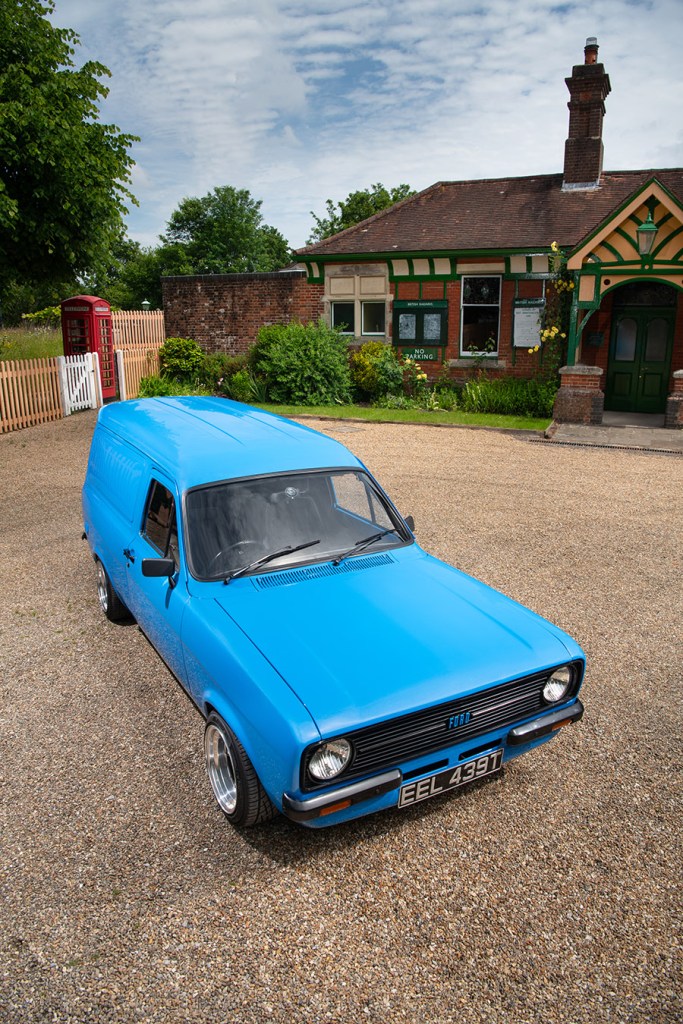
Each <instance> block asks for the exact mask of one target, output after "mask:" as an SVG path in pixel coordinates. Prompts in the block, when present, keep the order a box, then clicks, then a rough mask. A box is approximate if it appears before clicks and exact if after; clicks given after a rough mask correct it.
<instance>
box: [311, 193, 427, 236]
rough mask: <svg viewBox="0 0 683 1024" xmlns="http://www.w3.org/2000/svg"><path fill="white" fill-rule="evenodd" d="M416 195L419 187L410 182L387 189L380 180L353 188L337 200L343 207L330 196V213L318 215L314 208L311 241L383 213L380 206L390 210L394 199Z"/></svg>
mask: <svg viewBox="0 0 683 1024" xmlns="http://www.w3.org/2000/svg"><path fill="white" fill-rule="evenodd" d="M414 195H415V190H414V189H412V188H411V187H410V185H397V186H396V188H391V189H387V188H385V187H384V185H382V183H381V182H377V184H375V185H371V186H370V188H366V189H363V190H362V191H358V192H350V193H349V194H348V196H347V197H346V199H344V200H342V201H341V202H339V203H337V206H338V207H339V209H336V207H335V204H334V203H333V202H332V200H331V199H328V200H327V202H326V204H325V206H326V208H327V217H317V216H316V214H315V213H313V210H311V217H312V218H313V220H314V221H315V228H314V230H313V231H312V232H311V236H310V238H309V239H308V242H309V244H311V243H313V242H321V241H322V240H323V238H329V237H330V235H336V234H337V232H338V231H343V230H344V229H345V228H350V227H352V225H354V224H359V223H360V222H361V221H362V220H366V219H367V218H368V217H372V215H373V214H375V213H379V211H380V210H386V209H387V207H389V206H393V205H394V203H398V202H400V201H401V200H402V199H408V198H409V197H410V196H414Z"/></svg>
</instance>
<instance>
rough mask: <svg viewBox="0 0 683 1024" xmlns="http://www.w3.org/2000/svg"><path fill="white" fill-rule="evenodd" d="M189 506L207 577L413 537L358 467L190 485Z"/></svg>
mask: <svg viewBox="0 0 683 1024" xmlns="http://www.w3.org/2000/svg"><path fill="white" fill-rule="evenodd" d="M185 509H186V514H187V542H188V548H189V563H190V570H191V572H192V574H193V576H195V577H196V578H197V579H200V580H215V579H224V578H226V577H227V576H229V575H230V574H231V573H233V572H239V573H240V575H242V570H244V574H245V575H246V573H247V572H259V571H261V572H270V571H272V570H273V569H285V568H292V567H293V566H297V565H308V564H311V563H316V562H318V563H319V562H329V561H333V560H334V559H335V558H339V557H340V556H341V557H342V558H350V557H352V556H353V555H356V554H361V553H362V552H365V551H368V552H373V553H374V552H376V551H386V550H388V549H390V548H395V547H397V546H399V545H402V544H407V543H410V541H411V537H410V535H409V534H407V533H406V530H405V528H404V526H403V524H402V523H401V521H400V520H399V519H398V518H397V515H396V512H395V511H394V510H393V509H392V508H391V506H390V504H389V502H388V499H387V498H386V496H385V495H384V494H383V493H382V492H381V491H380V490H379V489H378V488H377V487H376V486H375V484H374V482H373V481H372V480H371V479H370V477H369V476H368V475H367V474H366V473H364V472H363V471H362V470H355V469H348V470H346V469H329V470H312V471H311V472H308V473H285V474H282V475H280V476H267V477H254V478H248V479H242V480H233V481H228V482H226V483H221V484H215V485H212V486H209V487H197V488H194V489H192V490H191V491H188V493H187V497H186V501H185ZM385 531H386V532H385Z"/></svg>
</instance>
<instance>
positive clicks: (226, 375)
mask: <svg viewBox="0 0 683 1024" xmlns="http://www.w3.org/2000/svg"><path fill="white" fill-rule="evenodd" d="M246 365H247V356H246V354H245V355H239V356H229V355H226V354H225V353H221V352H218V353H207V354H205V355H204V357H203V360H202V365H201V366H200V368H199V373H198V375H197V379H198V380H199V383H200V384H202V385H203V386H204V387H206V388H208V389H209V391H211V392H212V393H213V394H215V395H229V394H230V393H231V392H230V388H231V381H232V378H233V377H234V376H235V374H236V373H239V371H240V370H244V369H245V368H246Z"/></svg>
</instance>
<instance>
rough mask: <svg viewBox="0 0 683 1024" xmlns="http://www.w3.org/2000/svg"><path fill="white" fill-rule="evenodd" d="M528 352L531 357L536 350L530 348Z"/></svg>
mask: <svg viewBox="0 0 683 1024" xmlns="http://www.w3.org/2000/svg"><path fill="white" fill-rule="evenodd" d="M527 352H528V353H529V355H530V356H531V355H533V354H534V350H533V349H532V348H528V349H527Z"/></svg>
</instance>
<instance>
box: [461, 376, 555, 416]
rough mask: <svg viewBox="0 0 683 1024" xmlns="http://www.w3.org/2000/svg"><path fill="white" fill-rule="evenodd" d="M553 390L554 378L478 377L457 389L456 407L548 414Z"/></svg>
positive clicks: (486, 411)
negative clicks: (458, 405) (458, 394)
mask: <svg viewBox="0 0 683 1024" xmlns="http://www.w3.org/2000/svg"><path fill="white" fill-rule="evenodd" d="M556 391H557V382H556V381H547V380H546V381H544V380H538V379H532V380H519V379H517V378H515V377H499V378H497V379H496V380H489V379H488V378H487V377H481V378H479V379H478V380H470V381H468V382H467V384H465V386H464V388H463V389H462V391H461V393H460V408H461V409H463V410H464V411H465V412H479V413H501V414H503V415H506V416H537V417H539V418H541V417H549V416H551V415H552V411H553V402H554V401H555V393H556Z"/></svg>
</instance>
